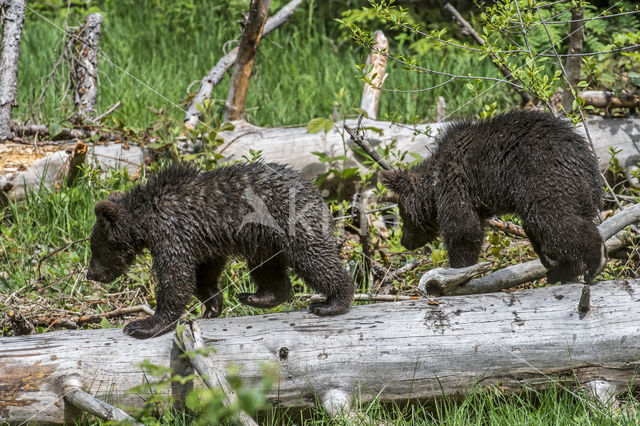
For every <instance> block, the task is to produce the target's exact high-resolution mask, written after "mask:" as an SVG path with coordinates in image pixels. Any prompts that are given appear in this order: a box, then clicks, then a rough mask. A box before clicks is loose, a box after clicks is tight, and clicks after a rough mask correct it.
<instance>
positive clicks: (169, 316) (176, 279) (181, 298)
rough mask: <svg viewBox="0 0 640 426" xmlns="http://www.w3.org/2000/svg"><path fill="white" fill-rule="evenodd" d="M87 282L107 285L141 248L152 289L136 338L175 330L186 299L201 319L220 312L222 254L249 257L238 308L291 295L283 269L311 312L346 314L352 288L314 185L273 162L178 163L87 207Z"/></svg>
mask: <svg viewBox="0 0 640 426" xmlns="http://www.w3.org/2000/svg"><path fill="white" fill-rule="evenodd" d="M95 213H96V223H95V225H94V227H93V231H92V233H91V262H90V265H89V271H88V272H87V278H89V279H92V280H97V281H101V282H110V281H112V280H114V279H115V278H117V277H118V276H119V275H121V274H122V273H124V272H125V271H126V270H127V268H128V267H129V265H130V264H131V263H132V262H133V260H134V258H135V256H136V254H138V253H140V252H141V251H142V250H143V249H145V248H148V249H149V250H150V252H151V256H152V258H153V271H154V273H155V276H156V278H157V281H158V288H157V292H156V299H157V307H156V312H155V315H153V316H152V317H150V318H147V319H143V320H138V321H133V322H131V323H129V324H127V326H126V327H125V328H124V332H125V333H128V334H130V335H132V336H134V337H138V338H148V337H153V336H157V335H160V334H162V333H165V332H168V331H170V330H171V329H173V327H174V325H175V322H176V321H177V320H178V319H179V318H180V316H181V315H182V314H183V312H184V310H185V308H186V306H187V303H188V302H189V300H190V299H191V296H192V295H194V294H195V295H197V297H198V298H199V299H200V300H201V301H202V303H203V304H204V305H205V306H206V311H205V313H204V316H205V317H216V316H218V315H220V312H221V310H222V302H223V300H222V294H221V293H220V291H219V290H218V277H219V276H220V273H221V272H222V269H223V267H224V265H225V262H226V260H227V257H228V256H231V255H240V256H243V257H245V258H246V259H247V262H248V265H249V269H250V271H251V277H252V278H253V280H254V281H255V283H256V284H257V291H256V292H255V293H243V294H240V295H239V299H240V301H241V302H243V303H245V304H247V305H250V306H255V307H260V308H268V307H273V306H277V305H279V304H281V303H283V302H284V301H285V300H287V298H288V297H289V294H290V292H291V282H290V280H289V276H288V273H287V268H288V267H291V268H292V269H293V270H294V271H295V272H296V273H297V274H298V275H299V276H300V277H301V278H302V279H303V280H304V281H305V282H306V283H307V284H308V285H310V286H311V287H312V288H313V289H314V290H316V291H318V292H319V293H322V294H324V295H325V296H326V301H325V302H315V303H312V304H311V305H310V308H309V310H310V311H311V312H312V313H314V314H316V315H338V314H341V313H344V312H345V311H347V309H348V308H349V306H350V304H351V300H352V299H353V292H354V285H353V281H352V279H351V277H350V276H349V274H348V273H347V272H346V270H345V269H344V267H343V265H342V261H341V260H340V257H339V256H338V252H337V246H336V243H335V240H334V238H333V234H332V229H333V227H332V222H331V217H330V215H329V212H328V210H327V207H326V205H325V203H324V202H323V200H322V198H321V197H320V194H319V193H318V191H317V189H316V187H315V186H314V185H313V184H312V183H310V182H308V181H306V180H304V179H303V178H301V177H300V175H299V174H298V173H297V172H295V171H293V170H291V169H289V168H287V167H285V166H282V165H279V164H265V163H246V164H236V165H233V166H228V167H222V168H219V169H216V170H212V171H207V172H201V171H199V170H198V169H196V168H194V167H192V166H188V165H184V164H177V165H173V166H170V167H168V168H167V169H165V170H163V171H161V172H159V173H158V174H156V175H154V176H152V177H151V178H150V179H149V181H148V182H147V183H146V184H145V185H141V186H136V187H134V188H133V189H131V190H130V191H128V192H126V193H124V194H122V193H114V194H111V195H110V196H109V198H108V199H107V200H105V201H100V202H98V203H97V204H96V206H95Z"/></svg>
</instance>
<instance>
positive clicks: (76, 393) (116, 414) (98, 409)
mask: <svg viewBox="0 0 640 426" xmlns="http://www.w3.org/2000/svg"><path fill="white" fill-rule="evenodd" d="M61 387H62V391H61V393H62V394H63V395H64V400H65V402H68V403H69V404H71V405H73V406H74V407H76V408H78V409H79V410H82V411H86V412H87V413H89V414H93V415H94V416H96V417H99V418H101V419H103V420H109V421H113V420H115V421H124V422H126V423H127V424H134V425H136V426H142V423H139V422H137V421H136V419H134V418H133V417H131V416H130V415H128V414H127V413H125V412H124V411H122V410H121V409H119V408H118V407H114V406H113V405H111V404H107V403H106V402H104V401H101V400H99V399H98V398H96V397H94V396H91V395H89V394H88V393H86V392H85V391H83V390H82V388H81V386H80V379H79V378H77V377H74V376H71V377H66V378H64V379H62V386H61Z"/></svg>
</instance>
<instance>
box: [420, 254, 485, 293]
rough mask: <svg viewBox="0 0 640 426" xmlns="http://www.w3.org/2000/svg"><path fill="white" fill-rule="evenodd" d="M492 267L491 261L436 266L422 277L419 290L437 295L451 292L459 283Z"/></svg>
mask: <svg viewBox="0 0 640 426" xmlns="http://www.w3.org/2000/svg"><path fill="white" fill-rule="evenodd" d="M490 269H491V263H490V262H482V263H476V264H475V265H471V266H466V267H464V268H434V269H432V270H430V271H429V272H427V273H426V274H424V275H423V276H422V278H420V283H419V284H418V291H420V292H421V293H423V294H433V295H436V296H439V295H442V294H450V293H451V292H452V291H453V290H454V289H456V288H457V287H458V286H459V285H461V284H463V283H465V282H467V281H469V280H470V279H471V278H472V277H475V276H476V275H480V274H483V273H485V272H487V271H488V270H490Z"/></svg>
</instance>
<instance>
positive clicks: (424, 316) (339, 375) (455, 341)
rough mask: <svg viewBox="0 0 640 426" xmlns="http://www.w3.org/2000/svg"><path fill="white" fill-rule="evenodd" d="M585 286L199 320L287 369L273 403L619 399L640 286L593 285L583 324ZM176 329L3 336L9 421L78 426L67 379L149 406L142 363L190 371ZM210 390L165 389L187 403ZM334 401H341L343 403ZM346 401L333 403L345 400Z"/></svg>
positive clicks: (214, 334) (226, 356)
mask: <svg viewBox="0 0 640 426" xmlns="http://www.w3.org/2000/svg"><path fill="white" fill-rule="evenodd" d="M581 289H582V285H579V284H567V285H562V286H553V287H545V288H538V289H533V290H524V291H520V292H515V293H509V294H506V293H495V294H485V295H472V296H452V297H442V298H439V302H440V303H439V304H429V303H428V301H427V300H415V301H405V302H395V303H383V304H370V305H365V306H356V307H353V308H352V309H351V310H350V311H349V312H348V313H346V314H344V315H342V316H340V317H337V318H327V317H318V316H315V315H312V314H309V313H307V312H306V311H304V312H289V313H275V314H268V315H256V316H247V317H236V318H217V319H211V320H201V321H197V322H198V325H199V326H200V328H201V330H202V338H203V340H204V342H205V344H206V345H208V346H209V345H212V346H213V347H214V348H215V351H210V352H208V354H207V359H209V360H210V362H211V363H213V364H215V366H216V367H217V368H218V369H219V370H221V371H227V370H228V369H229V367H230V366H235V367H236V370H235V371H236V374H237V375H239V377H240V378H241V379H242V380H243V381H244V383H245V384H246V385H249V386H254V385H258V383H259V382H260V380H261V379H262V374H263V370H262V368H261V365H262V364H264V363H270V364H272V365H274V366H276V367H277V371H279V380H278V382H277V383H276V384H275V385H274V387H273V388H272V389H271V391H269V392H268V394H267V398H268V400H269V401H270V402H271V403H272V404H273V405H274V406H280V407H305V406H311V405H313V404H314V403H315V402H316V400H317V399H319V400H320V402H321V403H323V405H324V406H325V407H333V409H336V407H335V406H336V404H337V405H340V404H344V403H346V402H348V401H350V400H352V399H353V397H354V396H355V397H357V398H360V399H361V400H363V401H365V402H366V401H370V400H372V399H374V398H378V399H379V400H381V401H404V400H410V399H421V400H425V399H431V398H439V397H442V396H443V395H450V396H459V395H461V394H464V393H465V392H468V391H469V390H471V389H472V388H474V387H475V386H481V387H482V386H488V385H499V386H500V389H501V390H503V391H504V392H506V393H510V392H516V391H519V390H521V389H522V387H523V386H528V387H534V388H538V389H541V388H544V387H545V386H549V385H550V384H552V383H553V384H555V385H560V386H572V387H573V386H575V385H578V384H587V383H593V381H594V380H596V379H599V380H604V381H606V382H608V384H610V385H611V386H614V387H615V389H617V391H620V390H627V389H629V388H633V387H634V386H636V387H637V386H638V382H637V380H634V378H635V375H636V373H637V369H638V367H639V366H640V339H637V336H638V333H639V332H640V326H639V324H640V303H638V302H639V301H640V280H628V281H627V280H624V281H608V282H601V283H597V284H594V285H593V286H592V291H591V302H592V306H591V310H590V311H589V312H588V313H587V314H586V315H584V316H583V317H582V318H580V315H578V313H577V312H576V309H575V303H576V300H578V298H579V296H580V292H581ZM179 355H180V351H179V349H178V348H177V347H176V346H175V345H174V343H173V336H172V335H171V334H167V335H164V336H160V337H157V338H154V339H151V340H136V339H134V338H131V337H129V336H126V335H124V334H123V333H122V331H121V330H119V329H103V330H84V331H82V330H74V331H57V332H52V333H45V334H41V335H33V336H20V337H6V338H2V349H1V350H0V360H1V361H0V421H8V422H13V423H18V422H23V421H27V420H29V421H30V422H34V423H41V422H57V423H60V422H63V421H70V420H71V418H70V417H69V415H70V413H71V410H69V408H70V407H69V406H68V403H67V401H66V400H65V399H64V398H62V395H63V389H61V385H60V384H61V383H65V379H66V378H68V377H75V378H77V379H78V382H76V383H77V384H78V386H79V388H81V389H82V391H84V392H86V393H88V394H90V395H92V396H94V397H96V398H99V399H101V400H106V401H108V402H109V403H110V404H113V405H118V406H120V407H140V406H141V405H142V404H144V402H145V400H146V398H147V397H148V396H149V395H146V394H144V393H134V394H132V393H127V390H128V389H130V388H132V387H133V386H136V385H140V384H146V383H153V382H154V381H155V380H157V379H156V378H153V377H150V376H149V375H148V373H145V372H143V371H142V370H141V367H140V366H139V364H140V363H141V362H142V361H143V360H145V359H146V360H149V361H150V362H152V363H153V364H157V365H160V366H164V367H171V368H173V371H174V372H175V373H178V374H181V375H183V376H186V375H188V374H192V373H193V367H192V366H191V364H190V363H189V361H188V360H186V359H184V358H183V357H180V356H179ZM198 385H200V384H199V382H187V383H185V384H184V385H183V384H180V383H178V382H173V383H172V386H171V387H170V388H164V389H162V390H160V392H163V393H164V394H165V395H170V396H172V397H174V398H175V401H177V402H180V401H183V398H184V396H185V392H186V391H188V390H189V389H190V388H191V387H192V386H198ZM337 396H340V397H339V398H337ZM338 400H339V401H342V402H341V403H340V402H336V401H338Z"/></svg>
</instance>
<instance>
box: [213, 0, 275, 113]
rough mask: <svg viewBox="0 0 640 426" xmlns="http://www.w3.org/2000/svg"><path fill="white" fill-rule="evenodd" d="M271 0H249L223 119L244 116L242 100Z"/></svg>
mask: <svg viewBox="0 0 640 426" xmlns="http://www.w3.org/2000/svg"><path fill="white" fill-rule="evenodd" d="M270 5H271V0H251V4H250V6H249V19H248V21H247V23H246V24H245V25H244V28H243V29H242V38H241V39H240V46H238V58H237V59H236V62H235V65H234V68H233V73H232V74H231V84H230V86H229V93H228V95H227V101H226V102H225V104H224V121H233V120H241V119H242V118H243V116H244V102H245V99H246V97H247V91H248V90H249V79H250V78H251V73H252V72H253V63H254V61H255V58H256V53H257V52H258V46H259V45H260V39H261V38H262V29H263V28H264V25H265V23H266V21H267V17H268V16H269V6H270Z"/></svg>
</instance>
